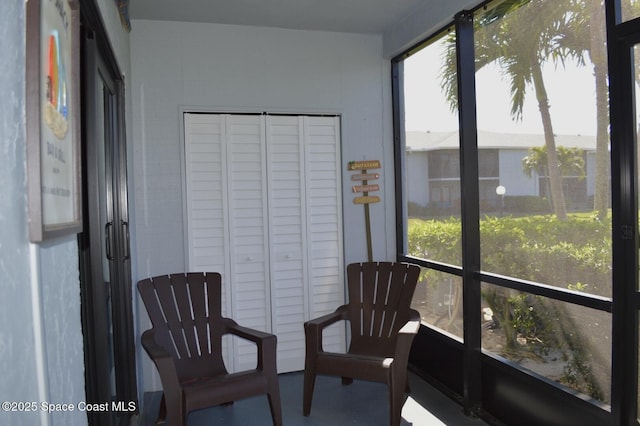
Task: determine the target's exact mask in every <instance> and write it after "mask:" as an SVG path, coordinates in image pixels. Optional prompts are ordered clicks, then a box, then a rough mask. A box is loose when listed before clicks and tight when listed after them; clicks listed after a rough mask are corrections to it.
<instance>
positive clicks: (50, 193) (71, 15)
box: [26, 0, 82, 242]
mask: <svg viewBox="0 0 640 426" xmlns="http://www.w3.org/2000/svg"><path fill="white" fill-rule="evenodd" d="M26 7H27V34H26V38H27V53H26V70H27V71H26V90H27V93H26V110H27V186H28V198H29V238H30V240H31V241H32V242H41V241H44V240H46V239H50V238H54V237H59V236H62V235H67V234H72V233H78V232H80V231H81V228H82V200H81V189H82V186H81V170H80V168H81V149H80V137H81V135H80V21H79V20H80V13H79V12H80V11H79V0H29V1H28V2H26Z"/></svg>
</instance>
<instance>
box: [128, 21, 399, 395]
mask: <svg viewBox="0 0 640 426" xmlns="http://www.w3.org/2000/svg"><path fill="white" fill-rule="evenodd" d="M132 25H133V30H132V33H131V57H132V60H131V63H132V78H133V80H132V81H133V87H132V92H133V143H134V151H135V153H134V156H135V164H134V169H133V170H134V172H135V182H136V188H135V210H136V217H137V221H136V224H135V228H137V235H138V242H137V248H136V251H137V255H138V274H139V277H138V278H141V277H145V276H151V275H156V274H163V273H170V272H175V271H183V270H184V268H185V261H184V237H183V218H182V208H183V198H182V196H183V194H182V169H181V167H182V159H181V149H182V146H181V143H182V142H181V135H180V119H181V117H180V115H179V110H180V108H181V107H195V108H202V109H205V110H215V111H226V112H262V111H269V112H292V113H320V112H326V113H338V114H340V115H341V116H342V156H343V158H342V163H343V173H344V178H343V193H344V199H343V205H344V224H345V232H344V239H345V262H347V263H349V262H354V261H361V260H366V257H367V250H366V239H365V227H364V208H363V206H362V205H358V206H356V205H354V204H353V201H352V200H353V193H352V192H351V185H352V182H351V181H350V180H349V178H350V174H351V173H347V172H346V163H347V161H349V160H364V159H377V160H381V162H382V166H383V168H382V170H381V171H380V173H381V175H382V177H381V180H380V185H381V191H380V194H379V195H380V196H381V198H382V202H381V203H379V204H373V205H371V216H372V223H373V228H374V231H373V232H374V235H373V244H374V258H375V259H377V260H386V259H393V258H394V257H395V234H394V232H395V220H394V209H395V204H394V194H393V144H392V130H391V98H390V93H391V89H390V81H391V78H390V64H389V62H388V61H387V60H384V59H383V58H382V37H381V36H374V35H353V34H341V33H325V32H311V31H296V30H283V29H274V28H258V27H242V26H229V25H214V24H195V23H175V22H173V23H172V22H159V21H133V22H132ZM140 315H141V316H144V313H142V312H141V314H140ZM147 361H148V360H146V359H145V365H146V367H145V368H147V369H148V368H149V364H150V363H149V362H147ZM144 386H145V389H146V390H149V388H150V386H149V385H148V383H147V384H145V385H144Z"/></svg>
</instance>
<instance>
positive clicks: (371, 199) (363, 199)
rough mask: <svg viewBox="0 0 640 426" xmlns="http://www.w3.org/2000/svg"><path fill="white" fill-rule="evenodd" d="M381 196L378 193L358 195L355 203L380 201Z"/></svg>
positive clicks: (354, 200)
mask: <svg viewBox="0 0 640 426" xmlns="http://www.w3.org/2000/svg"><path fill="white" fill-rule="evenodd" d="M379 202H380V197H378V196H377V195H368V196H366V197H356V198H354V199H353V203H354V204H372V203H379Z"/></svg>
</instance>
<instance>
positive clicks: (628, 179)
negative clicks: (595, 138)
mask: <svg viewBox="0 0 640 426" xmlns="http://www.w3.org/2000/svg"><path fill="white" fill-rule="evenodd" d="M605 7H606V22H607V54H608V60H609V100H610V101H609V102H610V106H609V108H610V124H611V170H612V173H611V187H612V194H611V203H612V224H611V225H612V245H613V248H612V252H613V259H614V262H613V279H612V281H613V307H612V314H613V315H612V334H613V336H612V337H613V342H612V356H611V358H612V367H611V414H612V424H617V425H636V424H637V407H636V405H637V395H638V389H637V382H638V306H637V302H636V300H637V288H638V203H637V173H638V171H637V160H636V159H637V156H636V155H637V154H636V144H637V141H636V130H635V127H636V121H635V114H636V110H635V99H634V92H635V87H634V84H635V78H636V76H635V71H634V69H635V67H634V60H633V45H634V44H636V43H638V42H640V22H639V20H637V19H636V20H635V21H630V22H628V23H624V24H620V22H621V5H620V1H619V0H607V1H605Z"/></svg>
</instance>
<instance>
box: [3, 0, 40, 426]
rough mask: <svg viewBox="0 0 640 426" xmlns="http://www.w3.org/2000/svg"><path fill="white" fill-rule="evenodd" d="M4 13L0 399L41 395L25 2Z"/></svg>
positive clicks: (14, 419)
mask: <svg viewBox="0 0 640 426" xmlns="http://www.w3.org/2000/svg"><path fill="white" fill-rule="evenodd" d="M2 10H3V13H2V14H0V40H2V43H0V58H2V60H1V61H0V188H1V190H0V195H1V196H0V277H2V279H1V280H0V291H1V292H2V297H1V298H0V371H1V372H2V380H0V400H2V401H5V400H18V401H25V400H31V399H33V398H35V397H37V396H38V381H37V372H36V362H35V360H36V354H35V353H34V332H33V320H32V315H31V309H30V306H31V291H30V277H31V275H30V273H29V246H28V243H27V221H26V212H27V200H26V194H25V180H26V177H25V151H24V147H25V128H24V122H25V117H24V96H23V93H24V75H23V74H24V65H23V64H24V48H23V45H24V19H25V15H24V1H23V0H8V1H5V2H3V5H2ZM37 416H38V414H34V415H30V416H24V415H20V414H13V413H6V412H4V411H0V424H6V425H21V424H24V425H27V424H36V422H37V421H38V420H39V419H38V417H37Z"/></svg>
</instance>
